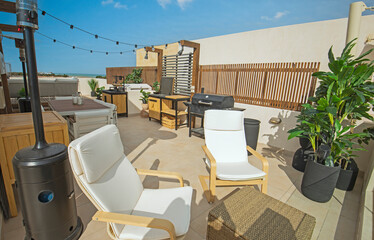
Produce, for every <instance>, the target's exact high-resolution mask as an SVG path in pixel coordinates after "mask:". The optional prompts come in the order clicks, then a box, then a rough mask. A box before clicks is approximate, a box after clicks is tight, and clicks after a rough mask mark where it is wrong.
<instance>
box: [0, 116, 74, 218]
mask: <svg viewBox="0 0 374 240" xmlns="http://www.w3.org/2000/svg"><path fill="white" fill-rule="evenodd" d="M43 123H44V132H45V137H46V140H47V142H48V143H62V144H64V145H66V146H68V145H69V134H68V128H67V123H66V120H65V119H64V118H63V117H62V116H61V115H60V114H58V113H57V112H43ZM34 144H35V134H34V125H33V122H32V115H31V113H14V114H2V115H0V164H1V171H2V174H3V180H4V185H5V190H6V195H7V198H8V203H9V208H10V215H11V216H12V217H15V216H17V206H16V202H15V199H14V193H13V189H12V184H14V182H15V176H14V171H13V164H12V159H13V157H14V155H15V154H16V152H17V151H18V150H20V149H22V148H25V147H29V146H32V145H34Z"/></svg>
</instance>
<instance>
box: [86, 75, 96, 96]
mask: <svg viewBox="0 0 374 240" xmlns="http://www.w3.org/2000/svg"><path fill="white" fill-rule="evenodd" d="M87 83H88V86H90V88H91V97H95V96H96V88H97V85H98V83H99V82H98V81H97V80H95V79H93V78H91V80H88V81H87Z"/></svg>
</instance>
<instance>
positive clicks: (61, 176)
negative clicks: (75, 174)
mask: <svg viewBox="0 0 374 240" xmlns="http://www.w3.org/2000/svg"><path fill="white" fill-rule="evenodd" d="M16 7H17V25H19V26H20V27H22V28H23V35H24V40H25V50H26V63H27V74H28V80H29V91H30V92H29V93H30V96H31V109H32V118H33V123H34V130H35V146H34V147H28V148H24V149H21V150H20V151H18V152H17V153H16V155H15V156H14V158H13V166H14V173H15V177H16V186H17V191H18V194H19V197H20V203H21V209H22V215H23V219H24V225H25V229H26V236H25V240H51V239H53V240H60V239H61V240H75V239H78V238H79V237H80V235H81V233H82V230H83V225H82V221H81V219H80V218H79V217H78V216H77V209H76V205H75V195H74V185H73V178H72V174H71V169H70V165H69V161H68V153H67V148H66V146H65V145H63V144H57V143H52V144H48V143H47V142H46V141H45V137H44V128H43V118H42V113H41V106H40V98H39V86H38V77H37V67H36V57H35V44H34V30H36V29H38V15H37V0H17V2H16Z"/></svg>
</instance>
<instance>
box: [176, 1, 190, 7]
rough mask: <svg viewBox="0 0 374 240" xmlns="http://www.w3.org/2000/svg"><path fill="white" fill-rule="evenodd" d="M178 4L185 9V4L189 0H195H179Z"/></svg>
mask: <svg viewBox="0 0 374 240" xmlns="http://www.w3.org/2000/svg"><path fill="white" fill-rule="evenodd" d="M177 1H178V5H179V7H180V8H181V9H184V7H185V5H186V4H187V3H189V2H192V1H193V0H177Z"/></svg>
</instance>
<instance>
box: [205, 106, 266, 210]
mask: <svg viewBox="0 0 374 240" xmlns="http://www.w3.org/2000/svg"><path fill="white" fill-rule="evenodd" d="M204 133H205V143H206V145H204V146H202V148H203V150H204V152H205V155H206V156H207V161H206V164H207V166H208V167H209V169H210V174H209V176H199V180H200V183H201V186H202V188H203V190H204V194H205V197H206V198H207V200H208V202H210V203H212V202H214V199H215V189H216V186H240V185H257V184H259V185H261V192H263V193H266V192H267V181H268V172H269V163H268V161H267V159H266V158H264V157H263V156H262V155H261V154H259V153H258V152H256V151H255V150H254V149H252V148H251V147H249V146H246V142H245V133H244V114H243V112H239V111H227V110H208V111H205V117H204ZM247 150H248V151H249V152H250V153H252V154H253V156H255V157H256V158H257V159H259V160H261V162H262V170H259V169H257V168H256V167H254V166H252V165H251V164H250V163H249V162H248V156H247ZM206 181H209V187H208V186H207V184H206Z"/></svg>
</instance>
